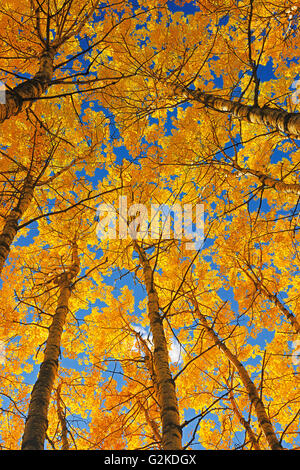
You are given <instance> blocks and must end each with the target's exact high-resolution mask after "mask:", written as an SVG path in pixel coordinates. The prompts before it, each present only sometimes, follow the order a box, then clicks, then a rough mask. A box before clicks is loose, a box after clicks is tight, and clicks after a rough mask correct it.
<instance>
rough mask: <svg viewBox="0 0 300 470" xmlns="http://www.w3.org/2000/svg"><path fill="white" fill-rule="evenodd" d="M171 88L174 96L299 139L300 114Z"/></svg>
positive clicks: (187, 89)
mask: <svg viewBox="0 0 300 470" xmlns="http://www.w3.org/2000/svg"><path fill="white" fill-rule="evenodd" d="M171 86H173V88H174V93H175V94H178V95H181V96H183V97H185V98H187V99H190V100H192V101H198V102H199V103H201V104H203V105H204V106H205V107H207V108H210V109H214V110H215V111H219V112H222V113H227V114H231V115H232V116H234V117H236V118H238V119H241V120H243V121H248V122H251V123H252V124H262V125H264V126H268V127H272V128H274V129H277V130H278V131H279V132H283V133H285V134H289V135H290V136H291V137H295V138H299V137H300V113H288V112H287V111H284V110H282V109H275V108H270V107H269V106H264V107H262V108H260V107H259V106H249V105H245V104H241V103H238V102H237V101H231V100H228V99H226V98H221V97H220V96H216V95H212V94H210V93H205V92H203V91H200V90H191V89H190V88H188V87H186V86H183V85H180V84H171Z"/></svg>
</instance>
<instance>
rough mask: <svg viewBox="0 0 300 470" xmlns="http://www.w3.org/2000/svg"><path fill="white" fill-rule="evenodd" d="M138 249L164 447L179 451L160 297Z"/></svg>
mask: <svg viewBox="0 0 300 470" xmlns="http://www.w3.org/2000/svg"><path fill="white" fill-rule="evenodd" d="M135 248H136V250H137V252H138V254H139V258H140V262H141V265H142V268H143V274H144V280H145V285H146V291H147V295H148V316H149V322H150V330H151V333H152V336H153V345H154V350H153V362H154V371H155V378H156V380H157V394H158V401H159V406H160V416H161V423H162V436H161V437H162V447H163V449H164V450H176V449H177V450H178V449H182V443H181V438H182V436H181V434H182V432H181V426H180V421H179V412H178V403H177V396H176V390H175V383H174V380H173V378H172V374H171V371H170V366H169V354H168V347H167V341H166V337H165V333H164V328H163V323H162V318H161V316H160V313H159V302H158V295H157V291H156V289H155V287H154V284H153V271H152V268H151V266H150V263H149V261H148V259H147V256H146V253H145V251H144V250H143V249H142V248H141V247H140V246H139V245H138V243H137V242H135Z"/></svg>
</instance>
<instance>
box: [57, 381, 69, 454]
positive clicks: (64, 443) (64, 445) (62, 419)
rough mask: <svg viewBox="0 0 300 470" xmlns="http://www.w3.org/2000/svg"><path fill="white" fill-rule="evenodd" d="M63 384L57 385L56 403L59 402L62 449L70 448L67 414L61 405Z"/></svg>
mask: <svg viewBox="0 0 300 470" xmlns="http://www.w3.org/2000/svg"><path fill="white" fill-rule="evenodd" d="M60 392H61V384H59V386H58V387H57V390H56V403H57V415H58V419H59V422H60V427H61V440H62V450H69V441H68V428H67V422H66V417H65V414H64V412H63V410H62V407H61V396H60Z"/></svg>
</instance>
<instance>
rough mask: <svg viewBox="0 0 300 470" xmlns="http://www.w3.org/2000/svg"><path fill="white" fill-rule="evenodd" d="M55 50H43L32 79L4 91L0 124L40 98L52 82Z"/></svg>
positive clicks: (0, 107) (0, 106)
mask: <svg viewBox="0 0 300 470" xmlns="http://www.w3.org/2000/svg"><path fill="white" fill-rule="evenodd" d="M55 53H56V49H55V48H49V49H48V50H45V51H44V52H43V53H42V54H41V57H40V66H39V70H38V72H37V73H36V75H35V76H34V77H33V78H30V79H28V80H25V81H24V82H22V83H21V84H20V85H17V86H16V87H15V88H13V89H12V90H6V93H5V103H4V104H0V123H2V122H4V121H5V120H6V119H9V118H10V117H11V116H16V115H17V114H19V113H20V112H21V111H23V110H24V109H26V108H28V107H29V106H31V104H32V103H33V102H34V100H36V99H37V98H39V97H40V96H42V95H43V94H44V93H45V91H46V90H47V88H48V87H49V84H50V82H51V80H52V76H53V60H54V56H55Z"/></svg>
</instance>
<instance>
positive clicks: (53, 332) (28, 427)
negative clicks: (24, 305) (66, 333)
mask: <svg viewBox="0 0 300 470" xmlns="http://www.w3.org/2000/svg"><path fill="white" fill-rule="evenodd" d="M78 272H79V258H78V252H77V247H76V245H75V244H74V246H73V261H72V266H71V267H70V269H69V270H68V271H66V272H65V273H63V274H62V275H61V277H60V280H59V286H60V291H59V297H58V301H57V307H56V311H55V314H54V315H53V318H52V323H51V325H50V328H49V334H48V338H47V341H46V348H45V353H44V360H43V362H42V364H41V366H40V371H39V375H38V378H37V381H36V383H35V385H34V387H33V389H32V393H31V398H30V403H29V410H28V415H27V419H26V423H25V429H24V434H23V441H22V450H43V449H44V441H45V436H46V431H47V428H48V419H47V417H48V408H49V403H50V397H51V393H52V390H53V384H54V380H55V378H56V376H57V370H58V359H59V353H60V345H61V336H62V332H63V329H64V325H65V321H66V317H67V313H68V305H69V298H70V295H71V289H72V283H73V280H74V279H75V278H76V276H77V274H78Z"/></svg>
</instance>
